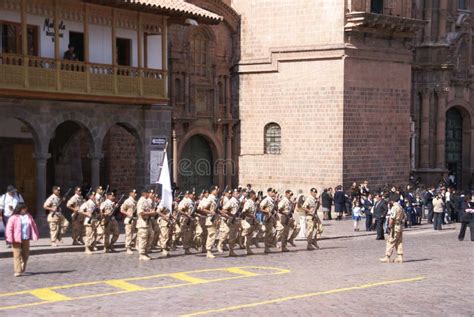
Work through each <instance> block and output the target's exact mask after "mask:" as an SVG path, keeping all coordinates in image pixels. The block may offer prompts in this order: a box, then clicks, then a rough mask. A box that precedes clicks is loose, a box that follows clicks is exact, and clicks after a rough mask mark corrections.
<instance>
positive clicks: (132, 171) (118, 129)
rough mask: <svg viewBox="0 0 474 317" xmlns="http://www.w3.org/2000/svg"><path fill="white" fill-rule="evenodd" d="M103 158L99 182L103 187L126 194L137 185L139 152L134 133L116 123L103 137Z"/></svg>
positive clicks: (130, 129)
mask: <svg viewBox="0 0 474 317" xmlns="http://www.w3.org/2000/svg"><path fill="white" fill-rule="evenodd" d="M102 152H103V153H104V158H103V160H102V161H101V167H100V172H101V175H100V180H101V183H102V184H103V185H104V186H107V185H109V186H110V189H111V190H116V191H117V192H118V193H120V194H123V193H128V192H129V190H130V189H132V188H135V187H136V185H137V162H138V160H137V156H138V155H140V153H141V151H140V150H139V146H138V143H137V134H136V131H135V130H133V129H132V128H130V127H128V126H126V125H124V124H120V123H117V124H115V125H113V126H112V127H111V128H110V129H109V131H107V134H106V135H105V137H104V141H103V143H102Z"/></svg>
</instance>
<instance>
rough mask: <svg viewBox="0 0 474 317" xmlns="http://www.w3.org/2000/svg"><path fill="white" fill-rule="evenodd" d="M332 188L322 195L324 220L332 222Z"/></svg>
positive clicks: (324, 191) (325, 190)
mask: <svg viewBox="0 0 474 317" xmlns="http://www.w3.org/2000/svg"><path fill="white" fill-rule="evenodd" d="M330 190H331V188H325V189H324V190H323V193H322V194H321V203H322V208H323V220H331V217H330V214H331V207H332V201H333V199H332V196H331V192H330Z"/></svg>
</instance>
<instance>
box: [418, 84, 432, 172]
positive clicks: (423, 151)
mask: <svg viewBox="0 0 474 317" xmlns="http://www.w3.org/2000/svg"><path fill="white" fill-rule="evenodd" d="M431 94H432V92H431V90H429V89H424V90H423V92H422V97H421V118H420V120H421V129H420V168H429V167H430V166H429V162H430V161H429V152H430V144H429V140H430V135H429V134H430V99H431Z"/></svg>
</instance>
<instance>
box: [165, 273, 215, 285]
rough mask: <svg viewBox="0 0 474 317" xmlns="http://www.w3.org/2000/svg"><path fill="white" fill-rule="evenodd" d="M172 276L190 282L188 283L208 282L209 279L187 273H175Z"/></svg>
mask: <svg viewBox="0 0 474 317" xmlns="http://www.w3.org/2000/svg"><path fill="white" fill-rule="evenodd" d="M170 276H171V277H172V278H175V279H178V280H181V281H184V282H188V283H191V284H202V283H207V282H208V280H205V279H202V278H198V277H192V276H189V275H188V274H186V273H174V274H170Z"/></svg>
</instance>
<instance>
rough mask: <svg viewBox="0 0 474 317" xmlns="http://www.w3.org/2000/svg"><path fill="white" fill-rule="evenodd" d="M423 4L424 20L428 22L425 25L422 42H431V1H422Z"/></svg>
mask: <svg viewBox="0 0 474 317" xmlns="http://www.w3.org/2000/svg"><path fill="white" fill-rule="evenodd" d="M424 2H425V18H424V20H426V21H428V23H427V24H426V25H425V30H424V38H423V42H425V43H429V42H431V19H432V16H433V0H424Z"/></svg>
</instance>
